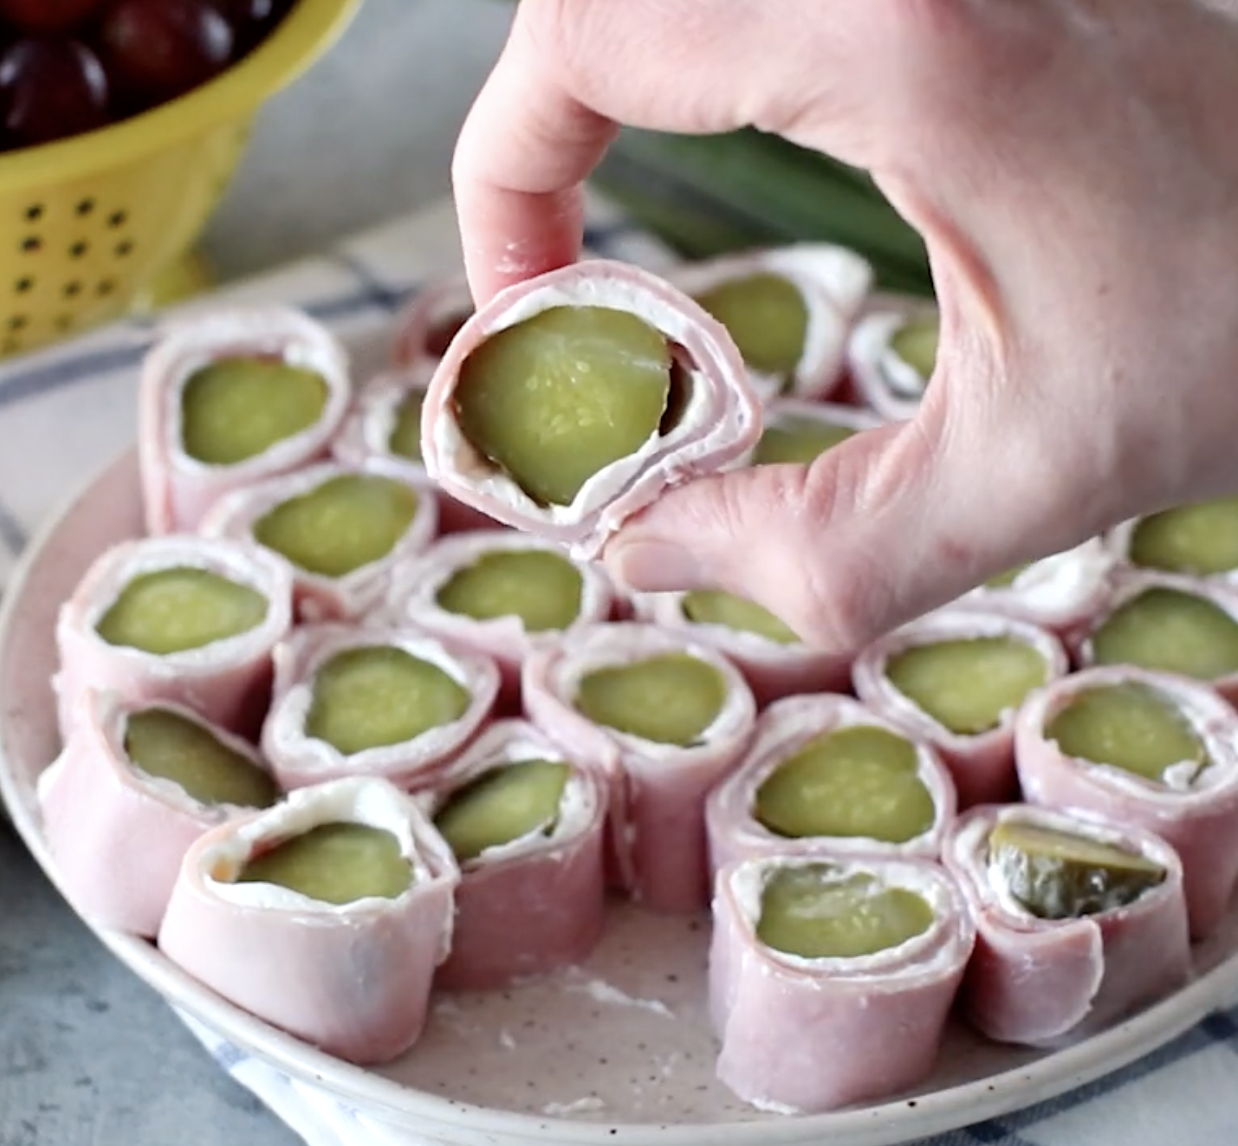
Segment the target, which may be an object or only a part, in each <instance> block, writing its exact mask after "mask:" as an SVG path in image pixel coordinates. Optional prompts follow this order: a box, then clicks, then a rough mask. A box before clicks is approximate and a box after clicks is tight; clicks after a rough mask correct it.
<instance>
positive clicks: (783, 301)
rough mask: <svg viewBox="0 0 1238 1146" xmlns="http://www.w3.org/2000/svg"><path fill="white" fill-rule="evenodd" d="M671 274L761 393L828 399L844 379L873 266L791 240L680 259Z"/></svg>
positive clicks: (852, 255) (849, 254) (840, 251)
mask: <svg viewBox="0 0 1238 1146" xmlns="http://www.w3.org/2000/svg"><path fill="white" fill-rule="evenodd" d="M668 277H669V279H670V281H671V282H673V283H674V284H675V285H676V286H677V287H678V288H679V289H680V290H682V291H683V292H684V293H685V294H688V295H690V296H691V297H692V298H694V299H695V300H696V301H697V302H698V303H700V304H701V306H703V307H704V308H705V309H706V310H707V311H709V313H710V314H712V315H713V316H714V317H715V318H716V319H718V321H719V322H721V323H723V324H724V325H725V326H726V327H727V329H728V330H729V331H730V333H731V337H732V338H734V340H735V343H736V345H737V346H738V347H739V349H740V352H741V354H742V355H743V357H744V361H745V365H746V366H747V367H748V373H749V377H750V378H751V380H752V385H753V388H754V389H755V390H756V391H757V392H758V393H759V394H760V395H761V397H762V398H764V399H771V398H776V397H777V396H778V395H780V394H786V395H791V396H794V397H798V398H809V399H826V398H828V397H829V396H830V395H831V394H832V393H833V392H834V391H835V390H836V389H837V388H838V386H839V384H840V383H841V382H842V380H843V376H844V364H845V359H846V347H847V334H848V331H849V330H850V327H851V324H852V322H854V321H855V318H856V316H857V315H858V314H859V312H860V308H861V306H862V305H863V304H864V301H865V300H866V299H867V297H868V292H869V289H870V288H871V286H872V282H873V269H872V266H871V265H870V264H869V263H868V261H867V260H866V259H864V258H863V257H862V256H861V255H859V254H857V253H856V252H855V251H851V250H847V249H846V248H845V247H838V246H831V245H830V244H827V243H794V244H791V245H789V246H782V247H771V248H768V249H765V250H757V251H747V252H743V253H739V254H728V255H721V256H719V257H717V258H713V259H707V260H704V261H700V262H692V263H684V264H681V265H680V266H677V267H675V268H673V269H672V270H671V271H670V272H669V274H668Z"/></svg>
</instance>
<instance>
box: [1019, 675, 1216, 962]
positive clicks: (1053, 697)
mask: <svg viewBox="0 0 1238 1146" xmlns="http://www.w3.org/2000/svg"><path fill="white" fill-rule="evenodd" d="M1236 745H1238V715H1236V714H1235V712H1234V709H1233V708H1232V707H1231V706H1230V705H1229V704H1228V703H1227V702H1226V701H1225V700H1223V699H1222V698H1221V697H1220V696H1219V695H1218V694H1217V693H1216V691H1215V690H1213V689H1211V688H1209V687H1208V686H1207V685H1204V684H1201V683H1199V682H1197V681H1192V680H1189V679H1187V678H1186V677H1179V676H1174V675H1172V674H1170V673H1156V672H1150V671H1148V670H1146V669H1140V668H1134V667H1132V666H1127V665H1122V666H1112V667H1105V668H1092V669H1084V670H1082V671H1081V672H1077V673H1074V674H1072V675H1071V676H1069V677H1066V678H1065V679H1064V680H1059V681H1055V682H1053V683H1052V684H1050V685H1049V686H1048V687H1046V688H1043V689H1040V690H1038V691H1037V692H1036V693H1034V694H1033V695H1032V696H1030V697H1029V698H1028V699H1027V701H1026V702H1025V703H1024V705H1023V708H1022V709H1021V710H1020V712H1019V716H1018V721H1017V724H1016V730H1015V747H1016V755H1017V758H1018V769H1019V782H1020V785H1021V787H1022V790H1023V796H1024V799H1025V800H1026V801H1027V802H1028V803H1032V804H1039V805H1042V806H1044V807H1047V808H1055V809H1060V810H1062V811H1067V812H1079V813H1085V814H1092V815H1096V816H1100V817H1103V818H1104V819H1107V820H1111V821H1113V822H1115V823H1120V824H1127V825H1131V826H1132V827H1138V828H1143V829H1145V830H1147V831H1150V832H1155V833H1156V834H1157V835H1158V836H1160V837H1161V838H1162V839H1164V840H1165V841H1166V842H1167V843H1169V844H1170V845H1171V846H1172V847H1174V848H1175V849H1177V852H1178V854H1179V856H1180V857H1181V859H1182V878H1183V887H1184V889H1185V893H1186V902H1187V909H1188V911H1189V913H1190V924H1191V937H1192V939H1195V940H1199V939H1203V938H1206V937H1207V936H1208V935H1209V934H1211V933H1212V932H1213V931H1214V930H1215V929H1216V927H1217V925H1218V924H1219V923H1220V921H1221V919H1222V918H1223V916H1224V914H1225V910H1226V907H1227V905H1228V903H1229V900H1230V897H1231V896H1232V894H1233V892H1234V888H1235V885H1236V884H1238V748H1236V747H1235V746H1236Z"/></svg>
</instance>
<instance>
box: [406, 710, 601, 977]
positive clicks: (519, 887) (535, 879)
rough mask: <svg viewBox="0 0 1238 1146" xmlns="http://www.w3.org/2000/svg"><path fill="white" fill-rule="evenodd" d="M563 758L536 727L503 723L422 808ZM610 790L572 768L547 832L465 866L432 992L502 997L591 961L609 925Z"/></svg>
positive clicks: (439, 806)
mask: <svg viewBox="0 0 1238 1146" xmlns="http://www.w3.org/2000/svg"><path fill="white" fill-rule="evenodd" d="M564 758H565V757H564V753H563V752H562V751H561V750H560V749H559V748H558V747H557V746H556V745H555V744H554V743H553V742H552V741H551V740H550V738H549V737H547V736H546V735H545V734H544V733H542V732H540V731H539V730H538V729H536V728H534V727H533V725H531V724H528V723H526V722H525V721H521V720H504V721H499V722H497V723H495V724H492V725H491V726H490V727H489V728H488V729H486V731H485V732H483V733H482V734H481V736H480V737H478V739H477V740H476V741H475V742H474V743H473V744H472V746H471V747H469V748H468V749H467V750H466V751H465V752H464V753H463V754H462V755H461V756H460V757H459V759H458V760H456V762H455V763H453V764H452V765H451V767H450V768H449V769H448V770H447V771H446V772H445V773H443V775H442V777H441V779H440V780H439V782H438V783H437V784H435V786H434V788H433V789H432V790H431V791H429V792H426V793H423V794H422V796H421V800H422V803H423V806H425V807H426V810H427V811H428V812H430V813H431V814H437V812H438V811H440V810H441V809H442V807H443V805H444V804H445V803H446V802H447V800H448V799H449V798H450V796H451V795H452V793H454V792H456V791H457V790H459V789H460V788H462V787H464V786H465V785H467V784H468V783H469V782H470V781H472V780H476V779H477V778H478V777H479V776H481V775H482V774H483V773H485V772H488V771H490V770H491V769H493V768H497V767H501V766H503V765H504V764H511V763H516V762H518V761H521V760H563V759H564ZM569 763H570V762H569ZM606 791H607V789H606V785H605V783H604V781H603V780H602V779H601V778H600V777H599V776H597V775H595V774H594V773H591V772H588V771H584V770H582V769H578V768H575V767H573V769H572V773H571V777H570V779H569V780H568V785H567V788H566V790H565V791H564V795H563V802H562V804H561V806H560V815H559V819H558V821H557V822H556V823H555V824H554V826H553V827H552V828H551V829H550V831H549V832H541V831H539V832H534V833H532V834H531V835H528V836H523V837H521V838H520V839H517V840H512V841H511V842H510V843H507V844H503V845H502V846H499V847H494V848H487V849H486V850H485V851H483V852H482V853H481V855H479V856H477V857H476V858H475V859H471V860H467V861H465V862H464V863H462V864H461V878H460V886H459V887H458V888H457V890H456V919H455V930H454V934H453V938H452V945H451V957H450V958H449V959H448V960H447V962H446V963H444V964H443V966H442V967H441V968H440V969H439V972H438V974H437V976H436V978H435V983H436V985H438V986H441V987H446V988H450V989H454V990H473V991H481V990H496V989H498V988H501V987H505V986H508V985H509V984H511V983H513V982H515V981H517V980H520V979H528V978H532V977H534V976H539V975H545V974H548V973H549V972H551V971H554V970H557V969H559V968H562V967H568V966H572V965H574V964H577V963H579V962H581V961H583V960H584V959H586V958H587V957H588V956H589V953H590V952H591V951H592V950H593V949H594V947H595V946H597V942H598V940H599V939H600V938H601V937H602V929H603V926H604V924H605V920H606V874H605V864H604V859H605V831H604V828H605V823H606Z"/></svg>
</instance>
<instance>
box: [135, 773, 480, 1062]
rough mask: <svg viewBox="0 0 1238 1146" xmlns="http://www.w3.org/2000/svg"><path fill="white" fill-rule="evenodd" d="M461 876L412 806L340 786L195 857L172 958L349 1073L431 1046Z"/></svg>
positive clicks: (170, 915) (392, 792)
mask: <svg viewBox="0 0 1238 1146" xmlns="http://www.w3.org/2000/svg"><path fill="white" fill-rule="evenodd" d="M458 878H459V872H458V870H457V868H456V865H455V862H454V860H453V859H452V857H451V852H450V851H449V850H448V849H447V847H446V845H445V844H444V843H443V840H442V839H441V838H440V837H439V835H438V833H437V832H435V831H434V829H433V828H432V827H431V826H430V824H429V823H428V821H427V820H426V819H425V817H424V815H423V814H422V812H421V811H420V809H418V807H417V806H416V804H415V803H414V802H413V800H412V799H411V797H409V796H406V795H405V794H404V793H402V792H400V791H399V790H398V789H396V788H395V787H393V786H392V785H390V784H388V783H387V782H385V781H383V780H378V779H373V778H354V779H347V780H337V781H334V782H332V783H329V784H322V785H319V786H317V787H314V788H304V789H302V790H301V791H299V792H294V793H292V795H290V796H289V797H288V798H287V799H286V800H285V801H284V802H282V803H280V804H277V805H276V806H275V807H273V808H270V809H268V810H267V811H265V812H259V813H257V814H256V815H253V816H249V817H245V818H243V819H238V820H233V821H230V822H229V823H226V824H223V825H221V826H220V827H219V828H216V829H213V830H212V831H210V832H208V833H207V834H206V835H204V836H202V837H200V838H199V839H198V840H197V842H196V843H195V844H194V845H193V846H192V847H191V848H190V849H189V852H188V853H187V854H186V856H185V860H184V863H183V864H182V866H181V871H180V874H179V876H178V878H177V881H176V885H175V887H174V888H173V891H172V898H171V901H170V902H169V904H168V910H167V914H166V915H165V917H164V921H163V926H162V927H161V928H160V930H159V946H160V948H161V950H162V951H163V953H164V955H166V956H167V957H168V958H169V959H170V960H171V961H172V962H173V963H175V964H177V965H178V966H180V967H181V968H183V969H184V970H185V971H187V972H188V973H189V974H190V975H193V976H194V977H195V978H197V979H199V980H200V981H201V982H203V983H204V984H205V985H206V986H208V987H210V988H211V989H212V990H213V991H216V992H217V993H218V994H220V995H222V996H223V997H224V998H225V999H227V1000H228V1001H229V1002H231V1003H234V1004H235V1005H236V1006H238V1007H241V1008H243V1009H244V1010H247V1011H249V1012H250V1013H251V1014H254V1015H257V1016H258V1017H259V1018H260V1019H264V1020H265V1021H266V1022H269V1023H271V1024H273V1025H274V1026H277V1027H279V1028H280V1029H282V1030H285V1031H287V1032H289V1033H290V1034H292V1035H295V1036H297V1037H298V1038H301V1039H304V1040H305V1041H306V1042H308V1043H311V1044H313V1045H314V1046H317V1047H319V1048H321V1049H322V1050H324V1051H326V1052H327V1053H328V1054H332V1055H336V1056H337V1057H339V1058H342V1059H345V1060H347V1061H348V1062H352V1063H357V1064H360V1065H365V1064H375V1063H382V1062H387V1061H389V1060H391V1059H393V1058H395V1057H396V1056H397V1055H400V1054H402V1053H403V1052H404V1051H406V1050H407V1049H408V1048H409V1047H410V1046H412V1045H413V1043H415V1042H416V1041H417V1039H418V1037H419V1036H420V1034H421V1031H422V1028H423V1026H424V1023H425V1017H426V1009H427V1006H428V1003H429V997H430V988H431V984H432V981H433V975H434V969H435V968H436V967H437V966H438V965H439V964H440V963H441V962H442V961H443V960H444V959H445V958H446V957H447V954H448V952H449V951H450V949H451V927H452V902H453V900H452V897H453V892H454V889H455V886H456V882H457V880H458Z"/></svg>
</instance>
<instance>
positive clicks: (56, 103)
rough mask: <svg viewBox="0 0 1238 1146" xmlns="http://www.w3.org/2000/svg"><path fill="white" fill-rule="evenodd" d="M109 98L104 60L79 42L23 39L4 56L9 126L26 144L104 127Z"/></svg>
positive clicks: (0, 65)
mask: <svg viewBox="0 0 1238 1146" xmlns="http://www.w3.org/2000/svg"><path fill="white" fill-rule="evenodd" d="M107 99H108V86H107V77H106V76H105V75H104V72H103V68H102V66H101V65H100V64H99V60H98V58H97V57H96V56H95V54H94V52H92V51H91V50H90V49H89V48H88V47H86V45H85V44H81V43H79V42H78V41H76V40H18V41H17V43H15V44H13V45H12V46H11V47H9V48H8V49H6V50H5V52H4V54H3V55H0V106H3V111H4V127H5V130H6V132H8V133H9V135H10V136H11V137H12V138H13V140H14V141H15V142H17V143H18V144H20V145H25V146H29V145H32V144H37V143H47V142H49V141H50V140H53V139H62V138H64V137H65V136H67V135H77V134H79V133H80V132H84V131H93V130H94V129H95V128H97V127H102V126H103V125H104V124H105V123H106V122H107V118H108V117H107Z"/></svg>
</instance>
